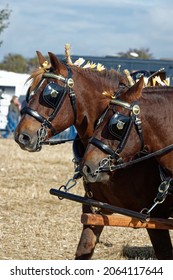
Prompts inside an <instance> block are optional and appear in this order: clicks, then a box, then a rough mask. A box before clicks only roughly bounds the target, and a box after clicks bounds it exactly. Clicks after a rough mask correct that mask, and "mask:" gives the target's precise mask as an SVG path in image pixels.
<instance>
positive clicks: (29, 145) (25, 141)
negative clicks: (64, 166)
mask: <svg viewBox="0 0 173 280" xmlns="http://www.w3.org/2000/svg"><path fill="white" fill-rule="evenodd" d="M15 141H16V142H17V143H18V144H19V146H20V148H21V149H23V150H27V151H29V152H36V151H39V150H41V146H38V137H37V136H34V137H31V136H30V135H29V134H27V133H24V132H23V133H19V134H18V133H17V132H16V133H15Z"/></svg>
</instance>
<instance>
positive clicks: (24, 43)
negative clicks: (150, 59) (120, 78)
mask: <svg viewBox="0 0 173 280" xmlns="http://www.w3.org/2000/svg"><path fill="white" fill-rule="evenodd" d="M8 3H9V8H11V9H12V10H13V12H12V15H11V16H10V25H9V27H8V28H7V29H6V30H5V31H4V32H3V33H2V40H3V45H2V46H1V52H0V59H2V58H3V57H4V55H7V54H8V53H20V54H22V55H23V56H25V57H33V56H34V55H35V51H36V50H37V49H39V50H41V51H42V52H43V53H44V54H46V53H47V52H48V51H52V52H55V53H57V54H58V53H59V54H60V53H63V52H64V45H65V43H66V42H69V43H71V45H72V51H73V53H74V54H80V55H107V54H115V53H118V52H120V51H126V50H128V49H129V48H141V47H147V48H149V49H150V50H151V52H152V53H153V55H154V56H156V57H158V58H159V57H164V56H165V57H173V50H172V41H173V39H172V36H171V32H172V30H171V29H172V24H173V9H172V8H173V3H172V1H169V0H165V1H161V0H153V1H150V0H145V1H138V0H121V1H119V0H106V1H103V0H100V1H99V0H88V1H79V0H73V1H69V0H49V1H46V0H37V1H36V2H35V0H29V1H23V0H15V1H13V0H8ZM5 5H6V0H2V3H1V4H0V9H2V8H4V6H5ZM1 7H2V8H1Z"/></svg>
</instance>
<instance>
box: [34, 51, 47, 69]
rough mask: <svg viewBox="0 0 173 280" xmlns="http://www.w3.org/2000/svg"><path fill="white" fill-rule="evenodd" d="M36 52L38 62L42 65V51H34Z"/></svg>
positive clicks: (43, 59) (43, 60)
mask: <svg viewBox="0 0 173 280" xmlns="http://www.w3.org/2000/svg"><path fill="white" fill-rule="evenodd" d="M36 53H37V56H38V61H39V64H40V66H42V65H43V63H44V62H45V60H46V59H45V58H44V56H43V55H42V53H41V52H40V51H36Z"/></svg>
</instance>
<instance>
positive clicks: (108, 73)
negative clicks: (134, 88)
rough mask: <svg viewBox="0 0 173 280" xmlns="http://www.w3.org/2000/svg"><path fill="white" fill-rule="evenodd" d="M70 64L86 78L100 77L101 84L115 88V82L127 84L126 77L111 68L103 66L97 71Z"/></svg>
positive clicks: (96, 78)
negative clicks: (103, 67)
mask: <svg viewBox="0 0 173 280" xmlns="http://www.w3.org/2000/svg"><path fill="white" fill-rule="evenodd" d="M70 66H71V68H72V69H74V71H76V72H78V73H80V74H81V75H84V76H85V77H87V78H90V79H93V81H98V79H101V81H102V83H103V84H106V85H109V87H111V88H115V85H117V83H123V84H125V85H128V81H127V79H126V77H124V76H123V75H121V74H120V73H119V72H118V71H116V70H115V69H113V68H112V69H110V70H108V69H106V68H105V69H103V70H101V71H98V70H96V69H92V68H82V67H77V66H75V65H70Z"/></svg>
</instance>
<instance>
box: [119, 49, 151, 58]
mask: <svg viewBox="0 0 173 280" xmlns="http://www.w3.org/2000/svg"><path fill="white" fill-rule="evenodd" d="M118 55H119V57H125V58H132V57H136V58H141V59H152V58H153V55H152V54H151V53H150V50H149V49H148V48H146V49H145V48H141V49H129V50H128V51H127V52H119V53H118Z"/></svg>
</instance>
